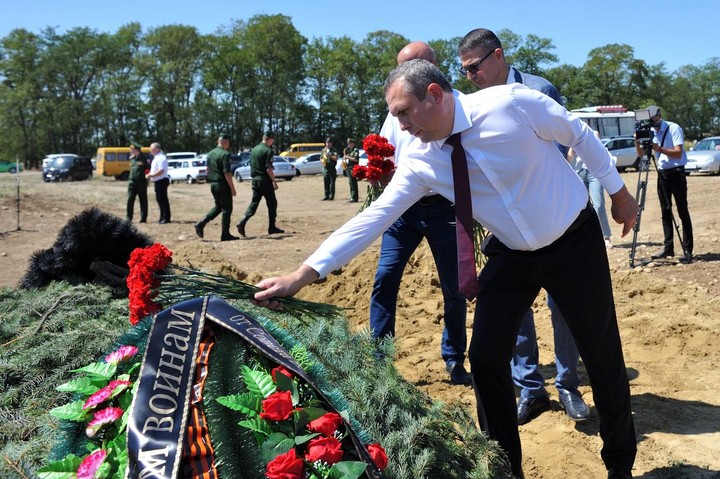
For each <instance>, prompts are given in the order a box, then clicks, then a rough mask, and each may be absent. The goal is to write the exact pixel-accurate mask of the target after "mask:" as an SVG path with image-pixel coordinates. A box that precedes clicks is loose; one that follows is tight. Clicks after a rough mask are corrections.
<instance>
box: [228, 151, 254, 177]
mask: <svg viewBox="0 0 720 479" xmlns="http://www.w3.org/2000/svg"><path fill="white" fill-rule="evenodd" d="M249 163H250V152H249V151H243V152H240V153H238V154H237V155H230V171H231V172H232V173H233V174H235V170H237V169H238V168H239V167H241V166H245V165H247V164H249Z"/></svg>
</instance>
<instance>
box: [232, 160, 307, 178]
mask: <svg viewBox="0 0 720 479" xmlns="http://www.w3.org/2000/svg"><path fill="white" fill-rule="evenodd" d="M289 160H290V158H286V157H284V156H274V157H273V168H274V169H275V171H274V174H275V178H282V179H284V180H285V181H290V180H292V179H293V178H295V165H294V164H293V162H291V161H289ZM235 179H236V180H238V181H240V182H242V181H243V180H250V179H252V177H251V176H250V159H248V160H247V163H246V164H244V165H242V166H239V167H238V168H237V169H236V170H235Z"/></svg>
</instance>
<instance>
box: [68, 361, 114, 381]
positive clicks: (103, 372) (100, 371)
mask: <svg viewBox="0 0 720 479" xmlns="http://www.w3.org/2000/svg"><path fill="white" fill-rule="evenodd" d="M116 371H117V366H115V365H114V364H108V363H92V364H88V365H87V366H83V367H81V368H80V369H73V370H72V372H74V373H86V374H87V375H89V376H90V377H91V378H92V377H99V378H103V379H106V380H108V381H109V380H110V378H112V377H113V376H114V375H115V372H116Z"/></svg>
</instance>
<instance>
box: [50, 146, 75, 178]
mask: <svg viewBox="0 0 720 479" xmlns="http://www.w3.org/2000/svg"><path fill="white" fill-rule="evenodd" d="M77 157H78V155H76V154H75V153H51V154H49V155H47V156H46V157H45V158H43V160H42V178H43V181H50V180H49V179H48V178H47V172H48V168H50V163H52V161H53V160H54V159H55V158H77Z"/></svg>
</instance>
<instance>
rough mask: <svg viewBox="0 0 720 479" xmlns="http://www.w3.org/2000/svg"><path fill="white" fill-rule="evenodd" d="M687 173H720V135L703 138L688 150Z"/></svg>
mask: <svg viewBox="0 0 720 479" xmlns="http://www.w3.org/2000/svg"><path fill="white" fill-rule="evenodd" d="M687 159H688V161H687V164H686V165H685V173H688V174H689V173H710V174H713V175H720V136H711V137H709V138H703V139H702V140H700V141H698V142H697V144H696V145H695V146H693V147H692V148H691V149H690V151H688V152H687Z"/></svg>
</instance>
